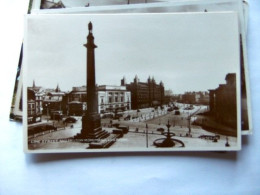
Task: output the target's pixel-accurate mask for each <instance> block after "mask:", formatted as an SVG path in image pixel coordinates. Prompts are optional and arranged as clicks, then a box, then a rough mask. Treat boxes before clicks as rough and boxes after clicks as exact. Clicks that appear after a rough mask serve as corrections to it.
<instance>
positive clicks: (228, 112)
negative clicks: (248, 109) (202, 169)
mask: <svg viewBox="0 0 260 195" xmlns="http://www.w3.org/2000/svg"><path fill="white" fill-rule="evenodd" d="M239 37H240V36H239V25H238V15H237V12H226V13H223V12H222V13H189V14H185V13H182V14H172V13H171V14H170V13H164V14H121V15H120V17H119V15H117V14H99V15H94V14H92V15H28V16H27V17H26V28H25V42H24V61H25V63H24V67H23V76H24V77H23V91H24V92H25V93H23V108H24V112H23V114H24V115H23V119H24V123H23V124H24V151H26V152H31V153H52V152H116V151H121V152H127V151H129V152H130V151H147V152H148V151H236V150H240V149H241V128H240V127H241V118H240V117H241V112H240V111H241V108H240V105H241V103H240V99H241V98H240V88H241V87H240V85H241V84H240V80H241V79H240V38H239Z"/></svg>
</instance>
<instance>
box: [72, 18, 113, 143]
mask: <svg viewBox="0 0 260 195" xmlns="http://www.w3.org/2000/svg"><path fill="white" fill-rule="evenodd" d="M92 28H93V27H92V23H91V22H90V23H89V24H88V30H89V34H88V36H87V43H86V44H84V46H85V47H86V48H87V80H86V84H87V110H86V111H85V112H84V114H83V116H82V130H81V133H80V134H79V135H77V136H76V138H82V139H87V140H86V141H87V142H91V141H95V139H102V138H106V137H108V136H109V133H108V132H106V131H104V130H102V127H101V119H100V115H99V114H98V103H97V90H96V78H95V48H97V46H96V45H95V43H94V36H93V34H92Z"/></svg>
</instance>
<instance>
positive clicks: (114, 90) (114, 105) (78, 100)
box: [68, 85, 131, 116]
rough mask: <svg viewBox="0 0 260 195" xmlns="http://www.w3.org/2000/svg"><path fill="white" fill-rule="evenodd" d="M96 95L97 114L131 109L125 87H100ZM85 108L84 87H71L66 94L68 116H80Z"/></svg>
mask: <svg viewBox="0 0 260 195" xmlns="http://www.w3.org/2000/svg"><path fill="white" fill-rule="evenodd" d="M97 90H98V93H97V96H98V113H101V114H103V113H108V112H120V111H125V110H130V109H131V93H130V92H129V91H127V90H126V87H125V86H112V85H100V86H98V88H97ZM86 108H87V92H86V86H82V87H73V88H72V91H71V92H70V93H69V94H68V113H69V115H78V116H81V115H82V114H83V112H84V110H85V109H86Z"/></svg>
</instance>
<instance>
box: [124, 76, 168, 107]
mask: <svg viewBox="0 0 260 195" xmlns="http://www.w3.org/2000/svg"><path fill="white" fill-rule="evenodd" d="M121 86H126V89H127V91H130V92H131V100H132V101H131V107H132V109H139V108H147V107H154V106H160V105H162V104H164V85H163V83H162V82H160V84H157V83H156V82H155V80H154V78H152V79H151V78H150V77H149V78H148V79H147V82H140V81H139V79H138V77H137V76H135V78H134V81H133V82H132V83H130V84H127V83H126V80H125V78H123V79H122V80H121Z"/></svg>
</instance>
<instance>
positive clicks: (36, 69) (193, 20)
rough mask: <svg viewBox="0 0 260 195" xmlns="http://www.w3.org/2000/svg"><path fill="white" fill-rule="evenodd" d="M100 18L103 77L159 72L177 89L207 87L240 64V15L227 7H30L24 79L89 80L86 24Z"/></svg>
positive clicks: (112, 80)
mask: <svg viewBox="0 0 260 195" xmlns="http://www.w3.org/2000/svg"><path fill="white" fill-rule="evenodd" d="M89 21H91V22H92V23H93V35H94V37H95V44H96V45H97V46H98V48H97V49H96V50H95V52H96V53H95V57H96V82H97V84H98V85H103V84H106V85H120V80H121V79H122V78H123V76H125V77H126V81H127V83H129V82H132V81H133V79H134V77H135V75H138V77H139V78H140V81H141V82H142V81H144V82H145V81H146V80H147V78H148V77H149V76H154V78H155V80H156V82H158V83H159V82H160V81H163V83H164V86H165V89H171V90H172V91H173V92H174V93H183V92H185V91H205V90H208V89H214V88H216V87H218V85H219V84H220V83H225V80H224V79H225V76H226V74H227V73H231V72H238V71H239V42H238V25H237V16H236V14H234V13H226V14H216V13H210V14H209V13H208V14H153V15H151V14H148V15H144V14H140V15H120V16H118V15H45V16H42V15H30V16H28V22H27V32H26V35H25V53H24V55H25V59H26V62H25V76H24V82H25V83H26V84H27V85H28V86H31V85H32V83H33V80H35V82H36V85H37V86H42V87H45V88H55V87H56V86H57V84H59V86H60V88H61V90H64V91H68V90H71V88H72V87H73V86H82V85H86V48H85V47H84V46H83V44H85V43H86V36H87V35H88V29H87V25H88V23H89Z"/></svg>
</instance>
